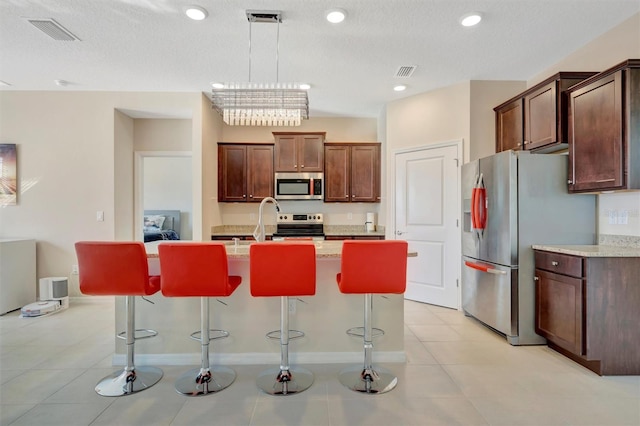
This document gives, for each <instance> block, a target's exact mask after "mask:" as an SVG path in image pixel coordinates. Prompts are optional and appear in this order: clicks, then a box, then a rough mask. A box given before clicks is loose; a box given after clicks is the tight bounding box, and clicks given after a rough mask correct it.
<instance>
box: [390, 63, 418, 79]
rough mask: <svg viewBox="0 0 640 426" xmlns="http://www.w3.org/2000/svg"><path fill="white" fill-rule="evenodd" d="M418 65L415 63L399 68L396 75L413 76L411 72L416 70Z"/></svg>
mask: <svg viewBox="0 0 640 426" xmlns="http://www.w3.org/2000/svg"><path fill="white" fill-rule="evenodd" d="M416 68H417V66H415V65H405V66H402V67H400V68H398V71H396V75H395V76H396V77H411V74H413V72H414V71H415V70H416Z"/></svg>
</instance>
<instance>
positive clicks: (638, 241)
mask: <svg viewBox="0 0 640 426" xmlns="http://www.w3.org/2000/svg"><path fill="white" fill-rule="evenodd" d="M598 244H599V245H602V246H616V247H638V248H640V237H636V236H634V235H608V234H600V235H599V236H598Z"/></svg>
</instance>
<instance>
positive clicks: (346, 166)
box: [324, 142, 380, 203]
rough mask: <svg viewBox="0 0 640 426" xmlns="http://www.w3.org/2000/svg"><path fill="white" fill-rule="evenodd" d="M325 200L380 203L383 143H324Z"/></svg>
mask: <svg viewBox="0 0 640 426" xmlns="http://www.w3.org/2000/svg"><path fill="white" fill-rule="evenodd" d="M324 158H325V174H324V182H325V183H324V201H325V202H358V203H379V202H380V143H338V142H331V143H326V144H325V145H324Z"/></svg>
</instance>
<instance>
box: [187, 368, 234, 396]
mask: <svg viewBox="0 0 640 426" xmlns="http://www.w3.org/2000/svg"><path fill="white" fill-rule="evenodd" d="M235 380H236V372H235V371H233V370H232V369H230V368H227V367H223V366H215V367H210V368H209V369H208V371H207V370H203V369H202V368H194V369H192V370H189V371H187V372H186V373H184V374H182V375H181V376H180V377H178V379H177V380H176V384H175V388H176V391H177V392H178V393H181V394H182V395H187V396H200V395H207V394H210V393H216V392H219V391H221V390H223V389H226V388H227V387H229V385H231V383H233V382H234V381H235Z"/></svg>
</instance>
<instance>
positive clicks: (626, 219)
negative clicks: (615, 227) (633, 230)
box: [618, 210, 629, 225]
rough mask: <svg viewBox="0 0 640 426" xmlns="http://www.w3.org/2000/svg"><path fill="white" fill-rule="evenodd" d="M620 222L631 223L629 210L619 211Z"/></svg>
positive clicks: (622, 223) (623, 223) (621, 223)
mask: <svg viewBox="0 0 640 426" xmlns="http://www.w3.org/2000/svg"><path fill="white" fill-rule="evenodd" d="M618 224H619V225H628V224H629V212H628V211H627V210H620V211H619V212H618Z"/></svg>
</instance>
